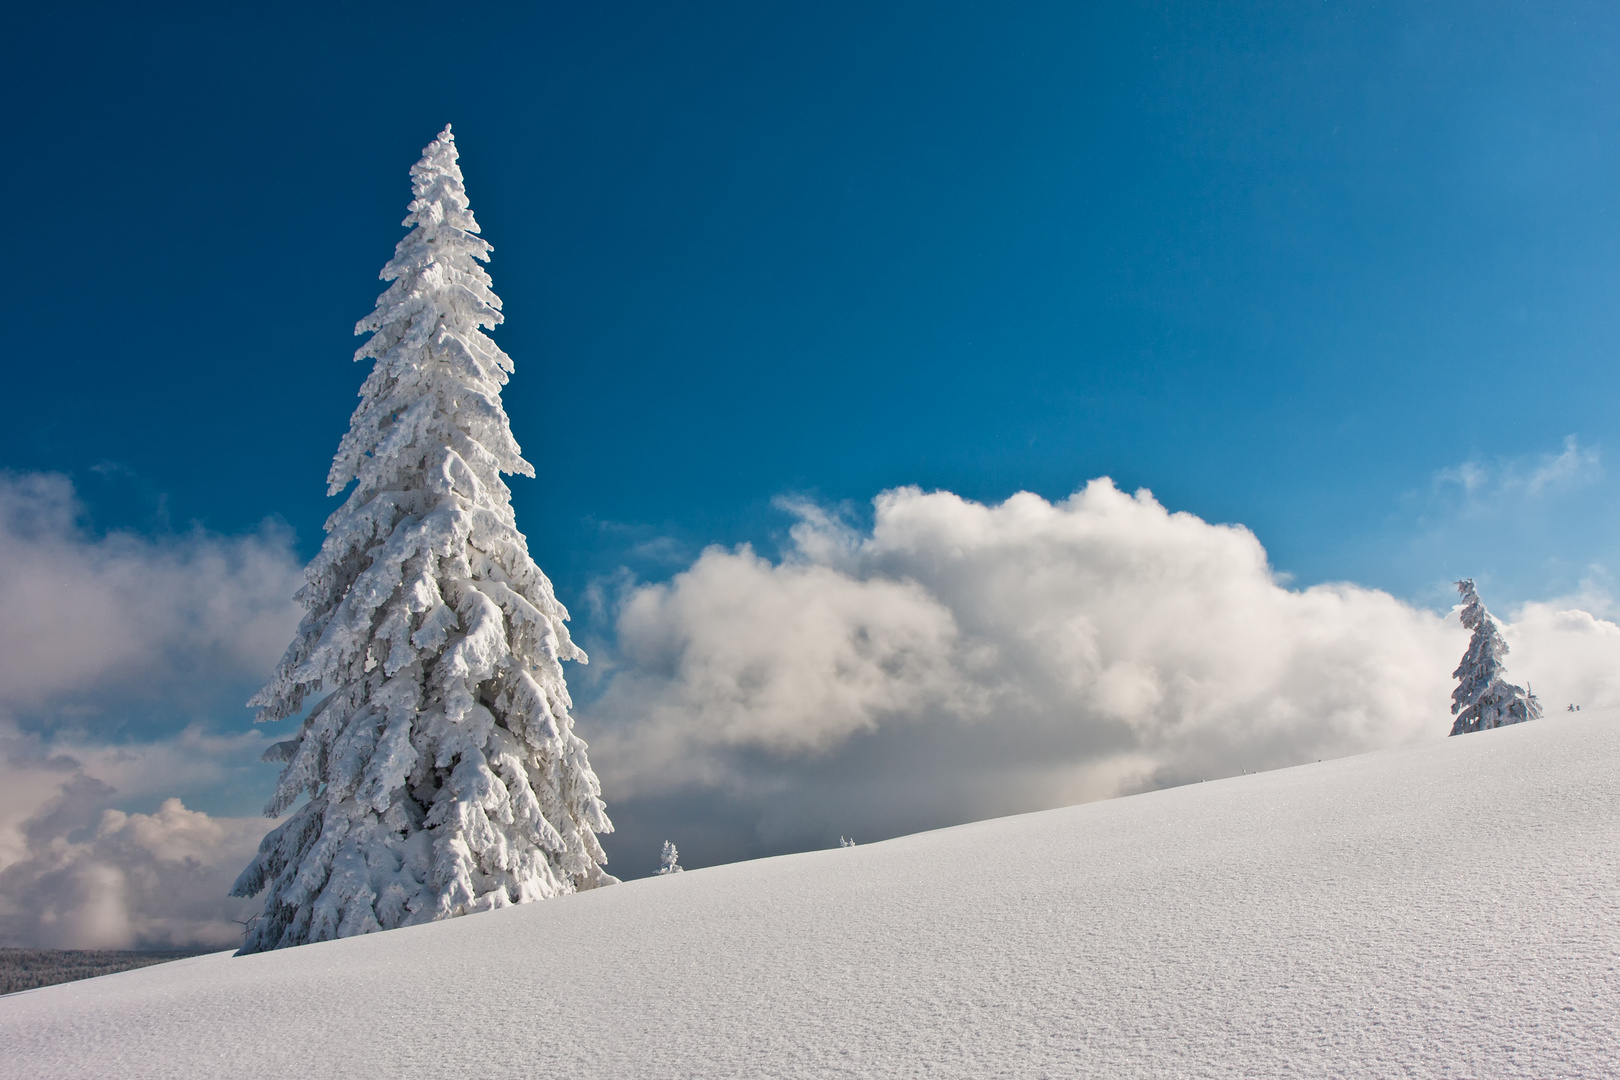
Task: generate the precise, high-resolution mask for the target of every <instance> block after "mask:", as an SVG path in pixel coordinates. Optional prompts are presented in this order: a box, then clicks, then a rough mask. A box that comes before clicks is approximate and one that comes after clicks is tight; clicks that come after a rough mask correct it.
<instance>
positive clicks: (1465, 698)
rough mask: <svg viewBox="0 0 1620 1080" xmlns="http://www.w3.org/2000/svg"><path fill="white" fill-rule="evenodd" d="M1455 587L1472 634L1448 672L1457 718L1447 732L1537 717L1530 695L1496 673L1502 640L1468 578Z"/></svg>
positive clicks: (1538, 705)
mask: <svg viewBox="0 0 1620 1080" xmlns="http://www.w3.org/2000/svg"><path fill="white" fill-rule="evenodd" d="M1457 592H1458V593H1459V594H1461V596H1462V601H1463V609H1462V624H1463V625H1464V626H1465V627H1467V628H1468V629H1470V630H1472V631H1473V632H1474V636H1473V638H1472V639H1470V640H1469V642H1468V651H1467V652H1466V653H1464V654H1463V658H1462V663H1460V664H1458V665H1457V670H1456V671H1453V672H1452V673H1451V674H1452V677H1453V678H1455V679H1456V680H1457V689H1455V690H1453V691H1452V692H1451V712H1452V714H1453V715H1454V716H1456V717H1457V719H1456V721H1455V722H1454V723H1453V724H1452V725H1451V733H1452V734H1453V735H1465V734H1467V733H1468V732H1470V731H1480V730H1482V729H1484V728H1497V727H1505V726H1506V725H1508V724H1520V723H1523V722H1524V721H1526V720H1536V719H1539V718H1540V716H1541V703H1540V702H1538V701H1537V700H1536V695H1534V694H1532V693H1531V692H1530V691H1529V690H1528V689H1523V688H1520V687H1517V686H1514V685H1513V684H1512V683H1510V682H1508V681H1506V680H1505V679H1503V678H1502V670H1503V667H1504V665H1503V663H1502V658H1503V657H1504V656H1506V655H1507V652H1508V646H1507V642H1506V641H1504V640H1502V632H1501V631H1500V630H1498V629H1497V628H1496V620H1495V619H1493V618H1491V613H1490V612H1488V611H1486V610H1485V605H1484V603H1482V602H1481V601H1480V599H1479V593H1478V592H1477V591H1476V590H1475V589H1474V582H1473V579H1471V578H1469V579H1465V580H1463V581H1459V582H1457Z"/></svg>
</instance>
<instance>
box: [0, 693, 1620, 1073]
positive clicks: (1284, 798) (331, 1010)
mask: <svg viewBox="0 0 1620 1080" xmlns="http://www.w3.org/2000/svg"><path fill="white" fill-rule="evenodd" d="M1617 725H1620V715H1617V714H1616V713H1615V712H1613V711H1610V710H1605V711H1604V712H1603V713H1601V714H1594V713H1593V712H1591V711H1588V712H1587V713H1585V714H1584V715H1582V716H1569V715H1561V716H1554V717H1552V718H1549V719H1545V720H1540V721H1537V722H1535V723H1531V724H1522V725H1517V726H1515V727H1510V728H1503V729H1500V730H1496V731H1487V732H1481V733H1478V734H1472V735H1468V736H1466V737H1463V738H1457V739H1450V740H1446V741H1443V742H1439V743H1432V744H1423V745H1420V746H1414V747H1408V748H1404V749H1399V750H1393V751H1385V752H1380V753H1375V754H1369V755H1364V756H1361V757H1355V758H1346V759H1342V760H1337V761H1328V762H1322V763H1315V764H1308V765H1303V766H1299V767H1297V768H1292V769H1286V770H1281V771H1278V772H1272V773H1265V774H1261V775H1250V776H1242V777H1236V778H1232V779H1228V780H1222V781H1215V782H1209V783H1202V784H1192V785H1188V786H1186V787H1181V788H1175V789H1169V790H1163V791H1157V792H1152V793H1149V794H1144V795H1138V796H1133V797H1130V798H1124V799H1117V800H1113V801H1110V802H1101V803H1091V804H1088V805H1084V806H1076V807H1070V808H1068V809H1063V810H1053V811H1047V812H1043V813H1037V814H1028V815H1024V816H1021V817H1012V818H1003V819H999V820H994V821H985V822H980V823H977V824H973V825H965V826H960V827H958V828H954V829H947V830H943V831H939V832H932V833H924V834H919V835H915V836H908V837H904V838H901V839H898V840H893V841H889V842H886V843H880V844H870V845H862V846H860V847H855V848H845V849H834V850H829V851H817V852H811V853H808V854H803V855H793V856H785V857H781V858H774V859H765V860H761V861H757V862H751V863H738V864H733V865H729V866H718V867H713V868H710V869H704V870H695V871H689V872H687V873H684V874H671V875H669V876H667V877H661V878H650V879H645V880H641V881H635V882H630V883H628V884H625V885H620V886H615V887H613V888H611V889H603V890H598V891H595V892H590V893H585V894H582V895H577V896H570V897H567V898H564V899H560V900H556V901H553V902H550V903H545V904H531V905H524V906H520V907H515V908H510V909H507V910H503V911H495V912H490V913H487V914H481V915H473V916H469V917H466V918H462V919H456V920H451V921H449V922H445V923H437V924H432V925H426V926H419V927H413V928H408V929H403V930H395V931H390V932H387V933H380V934H373V935H370V936H366V937H360V938H351V939H346V940H341V941H334V942H327V943H322V944H317V945H309V946H304V947H301V948H295V949H287V950H281V951H278V952H274V953H267V954H262V955H256V956H247V957H241V958H234V957H231V956H229V955H227V954H218V955H213V956H207V957H198V958H196V959H192V960H184V961H179V962H176V963H173V964H165V965H161V966H158V967H154V968H146V969H143V970H140V971H132V972H126V973H122V974H118V975H112V976H107V977H104V978H100V979H93V980H89V981H87V982H82V983H74V984H69V985H65V986H55V987H49V988H45V989H42V990H36V991H31V992H28V993H24V994H19V995H16V996H13V997H8V998H4V999H0V1045H3V1046H4V1047H5V1048H6V1052H5V1054H4V1055H0V1076H5V1077H80V1076H89V1075H97V1076H106V1075H118V1076H120V1077H149V1076H185V1077H207V1076H221V1077H224V1076H229V1077H232V1078H248V1077H277V1078H285V1077H299V1076H311V1077H315V1076H336V1075H365V1076H413V1075H434V1076H448V1077H463V1076H465V1077H505V1076H511V1077H518V1076H523V1077H529V1076H569V1077H603V1078H607V1077H613V1078H621V1077H670V1076H681V1077H740V1076H777V1077H800V1076H804V1077H808V1076H818V1077H819V1076H829V1075H851V1076H856V1075H858V1076H872V1077H898V1076H953V1077H954V1076H960V1077H969V1076H971V1077H986V1076H1020V1077H1030V1076H1096V1077H1109V1078H1116V1077H1164V1076H1203V1077H1253V1076H1279V1075H1284V1074H1286V1075H1289V1076H1297V1077H1311V1076H1336V1077H1337V1076H1368V1077H1371V1076H1379V1077H1385V1076H1392V1075H1401V1076H1490V1077H1513V1076H1522V1077H1548V1076H1561V1077H1583V1076H1591V1077H1596V1076H1613V1075H1620V1045H1617V1042H1616V1039H1615V1035H1614V1033H1615V1031H1616V1030H1620V975H1617V967H1620V909H1617V908H1616V906H1615V904H1614V903H1613V895H1614V886H1615V882H1616V881H1620V846H1617V845H1616V844H1615V837H1616V836H1620V744H1617V740H1616V738H1615V736H1616V734H1617V733H1620V731H1617Z"/></svg>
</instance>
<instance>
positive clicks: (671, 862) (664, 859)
mask: <svg viewBox="0 0 1620 1080" xmlns="http://www.w3.org/2000/svg"><path fill="white" fill-rule="evenodd" d="M685 869H686V867H684V866H682V865H681V853H680V852H679V851H677V850H676V848H675V845H674V844H672V843H670V842H669V841H668V840H665V841H664V853H663V854H662V855H660V856H659V858H658V872H659V873H660V874H679V873H680V872H681V871H683V870H685Z"/></svg>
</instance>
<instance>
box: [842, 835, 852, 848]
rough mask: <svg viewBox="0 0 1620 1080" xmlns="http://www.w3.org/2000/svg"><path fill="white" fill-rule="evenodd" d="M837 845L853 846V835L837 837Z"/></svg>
mask: <svg viewBox="0 0 1620 1080" xmlns="http://www.w3.org/2000/svg"><path fill="white" fill-rule="evenodd" d="M838 846H839V847H854V846H855V838H854V837H853V836H840V837H839V838H838Z"/></svg>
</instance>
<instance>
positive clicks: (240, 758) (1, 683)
mask: <svg viewBox="0 0 1620 1080" xmlns="http://www.w3.org/2000/svg"><path fill="white" fill-rule="evenodd" d="M81 517H82V507H81V506H80V505H79V503H78V501H77V499H76V497H75V495H74V491H73V486H72V484H71V482H70V481H69V480H68V479H67V478H66V477H63V476H60V475H55V474H38V473H35V474H21V475H18V474H0V944H6V945H46V946H59V947H82V948H92V947H103V948H119V947H136V946H159V945H171V946H176V947H180V946H191V945H199V944H200V945H209V946H224V945H229V944H231V943H232V942H234V941H236V940H239V938H240V928H239V927H238V926H237V925H236V924H235V923H234V922H233V921H232V920H234V919H236V918H239V917H242V908H243V903H242V902H241V901H232V900H229V899H228V898H227V897H226V895H225V893H226V891H227V890H228V888H229V885H230V881H231V879H232V878H234V876H235V874H236V873H237V872H238V871H239V870H240V868H241V866H242V865H244V864H245V863H246V861H247V858H248V857H249V855H250V854H251V851H252V849H253V847H254V845H255V844H256V842H257V840H258V837H259V836H261V835H263V833H264V832H265V831H266V829H267V828H268V827H269V825H270V823H269V822H267V821H265V820H264V819H263V818H258V817H241V818H236V817H217V816H210V815H208V814H205V813H201V812H198V811H194V810H189V809H186V808H185V806H184V804H183V803H182V802H181V801H180V799H179V798H177V797H176V795H177V794H178V793H181V792H184V791H195V790H199V789H209V790H211V791H213V792H215V793H216V794H218V793H221V792H223V793H224V795H225V796H227V797H228V796H229V794H230V789H231V787H232V785H233V784H239V783H241V782H243V779H244V777H245V776H246V775H247V773H248V772H249V770H250V769H251V768H252V766H250V765H248V763H249V762H252V761H254V760H255V759H256V758H257V756H258V754H259V752H260V750H261V748H262V746H263V744H264V742H265V740H264V739H263V737H261V736H260V735H259V734H258V733H256V732H247V731H238V732H235V733H221V732H220V731H219V730H218V727H219V726H220V725H217V724H211V723H209V722H207V718H206V716H200V715H199V714H203V713H206V712H207V711H208V710H209V709H210V708H213V707H216V703H217V701H218V700H226V701H229V702H230V703H231V705H232V706H233V707H235V706H236V705H237V703H238V702H239V701H240V696H241V695H240V689H241V686H242V685H243V684H244V682H247V683H251V682H252V681H253V680H256V679H258V678H262V677H263V674H264V673H265V672H267V671H268V669H269V667H270V665H271V664H272V663H273V662H274V660H275V658H276V657H277V656H278V655H279V654H280V652H281V650H282V649H283V648H285V646H286V642H287V641H288V640H289V639H290V637H291V633H292V628H293V626H294V624H295V623H296V620H297V614H298V613H297V611H296V608H295V605H294V604H293V602H292V594H293V592H294V591H295V590H296V588H297V587H298V585H299V583H300V580H301V578H300V574H299V567H298V564H297V559H296V557H295V555H294V554H293V552H292V550H291V546H290V539H289V537H287V536H286V535H285V533H284V531H277V530H274V529H266V530H261V531H259V532H256V533H253V534H250V535H246V536H236V537H223V536H218V535H215V534H211V533H207V532H205V531H202V530H193V531H191V532H188V533H184V534H181V535H178V536H169V537H159V538H152V537H145V536H140V535H137V534H133V533H118V532H115V533H111V534H107V535H100V536H98V535H95V534H92V533H90V532H89V531H87V530H85V529H84V528H83V527H82V526H81V524H80V521H81ZM137 714H139V715H137ZM237 714H238V715H241V716H243V717H244V718H245V713H244V712H242V711H241V710H239V709H237ZM154 716H155V717H157V718H158V719H156V720H154V719H153V717H154ZM231 723H232V725H234V723H235V716H233V717H232V718H231ZM255 801H256V800H255ZM135 806H139V807H140V808H141V809H143V810H150V811H151V812H145V813H132V812H129V811H130V809H132V808H134V807H135Z"/></svg>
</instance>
